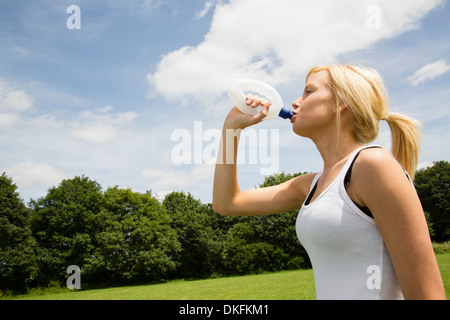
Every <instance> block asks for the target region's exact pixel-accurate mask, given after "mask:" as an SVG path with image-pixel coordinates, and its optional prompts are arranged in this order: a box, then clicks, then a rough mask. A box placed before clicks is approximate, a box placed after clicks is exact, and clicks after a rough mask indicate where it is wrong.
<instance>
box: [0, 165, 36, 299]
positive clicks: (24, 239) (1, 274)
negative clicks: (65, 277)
mask: <svg viewBox="0 0 450 320" xmlns="http://www.w3.org/2000/svg"><path fill="white" fill-rule="evenodd" d="M16 189H17V186H16V185H15V184H14V183H13V182H12V180H11V179H10V178H8V177H7V176H6V174H5V173H3V174H2V175H1V176H0V290H12V291H15V292H23V291H26V289H27V288H28V287H29V286H30V285H31V284H32V283H33V281H34V280H35V278H36V274H37V270H38V266H37V257H36V247H37V245H36V241H35V239H34V238H33V237H32V235H31V229H30V210H29V209H28V208H27V207H26V206H25V204H24V203H23V201H22V199H20V197H19V194H18V193H17V192H16Z"/></svg>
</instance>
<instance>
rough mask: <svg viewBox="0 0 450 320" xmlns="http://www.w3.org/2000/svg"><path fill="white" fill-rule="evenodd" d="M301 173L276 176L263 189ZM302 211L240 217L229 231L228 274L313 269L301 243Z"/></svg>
mask: <svg viewBox="0 0 450 320" xmlns="http://www.w3.org/2000/svg"><path fill="white" fill-rule="evenodd" d="M299 175H300V174H294V175H291V174H285V173H280V174H274V175H271V176H268V177H266V178H265V180H264V182H263V183H262V184H261V185H260V186H259V187H269V186H274V185H277V184H280V183H282V182H285V181H288V180H290V179H293V178H294V177H296V176H299ZM297 215H298V210H293V211H290V212H285V213H280V214H276V215H263V216H255V217H240V218H238V220H237V222H236V223H235V224H234V225H233V226H232V227H231V228H230V229H229V231H228V233H227V235H226V242H225V246H224V250H223V252H222V258H223V260H224V266H225V269H226V272H227V273H237V274H246V273H258V272H262V271H278V270H288V269H296V268H309V267H311V264H310V262H309V257H308V255H307V253H306V251H305V250H304V248H303V247H302V246H301V244H300V242H299V241H298V238H297V235H296V232H295V222H296V219H297Z"/></svg>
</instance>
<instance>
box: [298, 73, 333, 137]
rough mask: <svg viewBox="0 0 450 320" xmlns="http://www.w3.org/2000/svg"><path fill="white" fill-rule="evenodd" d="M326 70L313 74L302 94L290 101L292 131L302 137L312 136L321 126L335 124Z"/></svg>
mask: <svg viewBox="0 0 450 320" xmlns="http://www.w3.org/2000/svg"><path fill="white" fill-rule="evenodd" d="M328 81H329V74H328V71H320V72H318V73H315V74H313V75H312V76H311V77H310V78H309V80H308V82H307V83H306V86H305V89H304V92H303V95H302V96H301V97H300V98H298V99H297V100H295V101H294V102H293V103H292V107H293V108H294V109H295V110H294V117H292V119H291V122H292V124H293V126H292V129H293V130H294V132H295V133H296V134H298V135H300V136H302V137H310V138H311V137H313V136H314V134H320V132H323V130H321V129H323V128H325V127H328V126H330V125H335V107H334V101H333V99H332V94H331V91H330V88H329V86H328Z"/></svg>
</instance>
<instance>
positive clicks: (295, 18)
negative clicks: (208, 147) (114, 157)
mask: <svg viewBox="0 0 450 320" xmlns="http://www.w3.org/2000/svg"><path fill="white" fill-rule="evenodd" d="M442 2H443V0H414V1H412V0H396V1H390V0H379V1H374V0H361V1H351V0H341V1H334V0H320V1H299V0H280V1H271V0H230V1H228V2H227V3H219V4H217V5H216V7H215V11H214V17H213V20H212V24H211V28H210V30H209V32H208V34H206V35H205V37H204V41H203V42H202V43H200V44H199V45H198V46H196V47H191V46H185V47H182V48H180V49H178V50H175V51H172V52H169V53H168V54H166V55H165V56H164V57H162V59H161V60H160V62H159V65H158V66H157V69H156V71H155V72H154V73H153V74H148V76H147V80H148V82H149V84H150V86H151V90H152V92H153V93H159V94H161V95H162V96H164V97H165V98H167V99H186V98H188V97H196V98H202V97H203V98H205V99H211V98H212V97H216V96H217V95H221V94H222V93H224V92H225V91H226V89H227V87H228V85H229V83H230V82H231V80H232V79H234V78H237V77H249V78H257V79H260V80H262V81H266V82H268V83H270V84H272V85H278V84H281V83H285V82H289V81H291V80H293V79H297V78H298V77H299V76H301V77H303V76H304V72H305V71H306V69H307V68H309V67H311V66H312V65H315V64H318V63H320V64H322V63H330V62H332V61H334V60H335V59H336V58H337V57H338V56H339V55H340V54H343V53H346V52H350V51H353V50H357V49H362V48H366V47H368V46H370V45H372V44H374V43H375V42H377V41H379V40H381V39H385V38H391V37H394V36H396V35H398V34H400V33H402V32H405V31H407V30H411V29H414V28H417V27H418V22H419V21H420V19H421V18H422V17H423V16H424V15H426V14H427V13H428V12H429V11H430V10H431V9H433V8H434V7H436V6H437V5H438V4H440V3H442ZM374 6H375V7H378V8H379V11H376V12H375V13H377V14H378V16H379V19H380V21H379V28H375V29H373V28H369V27H368V21H370V22H371V24H372V23H373V19H374V17H373V14H374V11H373V8H374ZM369 7H370V8H371V10H370V11H368V10H367V9H368V8H369ZM207 9H208V3H207V4H206V5H205V8H204V11H205V12H206V10H207ZM202 13H203V12H202Z"/></svg>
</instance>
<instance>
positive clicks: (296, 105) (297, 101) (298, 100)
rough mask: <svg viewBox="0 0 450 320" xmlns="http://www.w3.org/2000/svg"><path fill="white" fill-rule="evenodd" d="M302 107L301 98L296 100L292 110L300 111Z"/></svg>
mask: <svg viewBox="0 0 450 320" xmlns="http://www.w3.org/2000/svg"><path fill="white" fill-rule="evenodd" d="M300 106H301V98H299V99H297V100H295V101H294V102H292V108H294V109H298V108H300Z"/></svg>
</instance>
